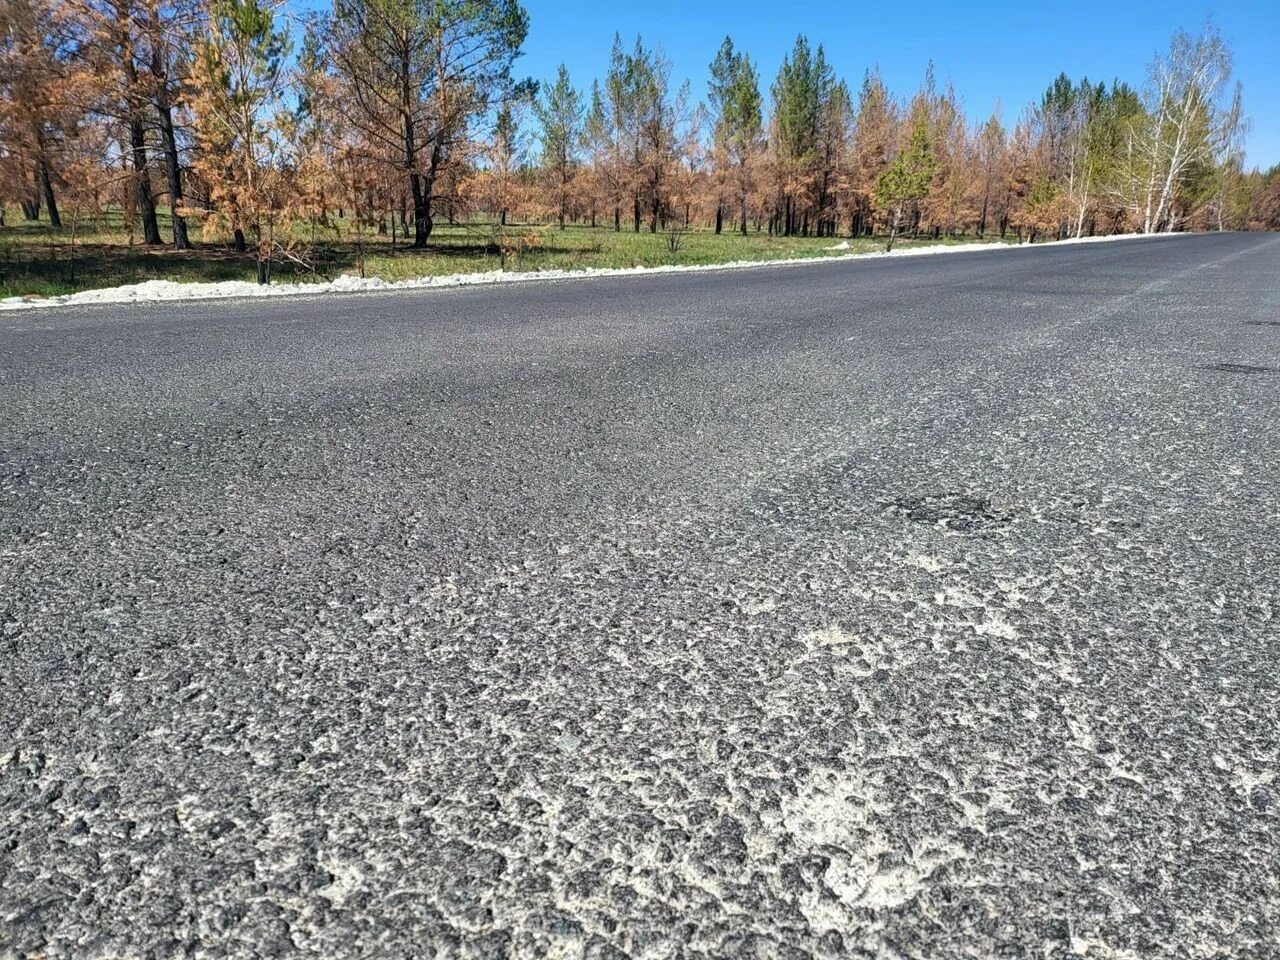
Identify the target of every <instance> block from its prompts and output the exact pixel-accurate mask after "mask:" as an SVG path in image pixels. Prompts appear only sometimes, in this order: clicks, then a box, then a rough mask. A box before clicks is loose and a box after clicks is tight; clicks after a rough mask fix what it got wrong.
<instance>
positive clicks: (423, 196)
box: [409, 173, 434, 250]
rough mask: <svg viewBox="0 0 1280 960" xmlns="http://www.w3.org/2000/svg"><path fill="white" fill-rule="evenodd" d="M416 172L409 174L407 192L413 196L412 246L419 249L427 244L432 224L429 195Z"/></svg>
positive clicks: (422, 178) (421, 178)
mask: <svg viewBox="0 0 1280 960" xmlns="http://www.w3.org/2000/svg"><path fill="white" fill-rule="evenodd" d="M425 179H426V178H425V177H421V176H419V175H418V174H416V173H411V174H409V192H410V194H411V195H412V196H413V248H414V249H415V250H421V249H423V248H425V247H426V245H427V238H428V237H430V236H431V228H432V226H433V225H434V224H433V222H432V219H431V197H430V196H429V194H428V192H427V191H426V190H424V189H423V181H424V180H425Z"/></svg>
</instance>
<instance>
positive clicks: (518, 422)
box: [0, 235, 1280, 960]
mask: <svg viewBox="0 0 1280 960" xmlns="http://www.w3.org/2000/svg"><path fill="white" fill-rule="evenodd" d="M1277 317H1280V237H1275V236H1263V235H1216V236H1201V237H1190V238H1176V239H1169V240H1155V241H1137V242H1118V243H1114V244H1103V245H1100V246H1097V247H1088V246H1082V247H1075V248H1063V249H1060V250H1045V251H1042V252H1029V253H1027V254H1026V255H1021V256H1008V255H1004V254H1000V253H995V254H986V253H974V254H966V255H957V256H954V257H945V258H936V259H934V258H922V259H921V260H919V261H910V260H903V261H884V262H878V263H865V264H864V263H855V264H844V265H825V266H824V265H814V266H799V267H788V268H777V269H772V270H771V269H762V270H759V271H744V272H737V273H724V274H702V275H696V276H688V277H684V276H672V277H666V278H625V279H610V280H591V281H579V282H573V283H547V284H531V285H528V286H524V285H517V286H512V287H503V288H496V289H490V290H459V291H441V292H429V293H426V294H418V295H414V294H399V295H385V296H384V295H367V296H352V297H334V298H328V299H316V300H308V301H298V302H253V303H247V304H237V303H234V302H226V303H207V304H206V303H201V304H198V305H182V306H181V307H173V308H165V307H139V308H129V309H118V308H96V309H81V310H74V311H73V310H62V311H54V310H51V311H41V312H39V313H31V314H21V315H15V316H12V317H5V318H3V319H0V656H2V658H3V665H4V669H3V671H0V957H2V958H6V960H9V958H24V960H33V958H36V957H41V958H50V960H54V958H104V960H105V958H123V957H127V958H134V957H137V958H157V960H159V958H171V957H191V958H200V960H206V958H218V957H236V958H239V957H272V956H279V957H284V956H315V957H325V958H344V957H368V958H374V957H377V958H383V957H386V958H398V957H403V958H417V957H476V958H478V957H492V958H499V957H544V956H545V957H557V958H617V960H621V958H689V960H693V958H713V957H715V958H719V957H733V958H739V957H742V958H750V957H759V958H809V957H813V958H837V957H887V958H921V960H925V958H928V960H938V958H950V957H956V958H961V957H1001V958H1023V957H1025V958H1033V957H1034V958H1058V957H1062V958H1065V957H1091V958H1096V960H1120V958H1143V960H1145V958H1152V957H1179V958H1182V957H1185V958H1208V957H1221V958H1228V957H1229V958H1273V957H1278V956H1280V780H1278V779H1277V760H1278V759H1280V756H1278V754H1280V610H1278V609H1277V608H1278V607H1280V376H1276V375H1274V374H1270V373H1267V372H1265V370H1266V369H1280V330H1278V329H1276V328H1275V326H1274V324H1275V321H1276V318H1277ZM1257 371H1262V372H1257Z"/></svg>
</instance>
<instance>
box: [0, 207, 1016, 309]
mask: <svg viewBox="0 0 1280 960" xmlns="http://www.w3.org/2000/svg"><path fill="white" fill-rule="evenodd" d="M5 222H6V224H7V226H5V227H3V228H0V297H11V296H54V295H57V294H63V293H72V292H75V291H77V290H85V289H90V288H93V287H105V286H116V285H119V284H125V283H139V282H142V281H145V280H175V281H178V282H193V281H216V280H250V281H251V280H253V279H254V278H255V276H256V273H255V265H254V258H253V256H252V254H237V253H235V252H233V251H232V250H231V249H230V248H229V246H228V245H227V243H226V241H225V239H224V238H217V237H215V238H203V237H201V236H200V230H199V226H198V224H196V223H194V222H193V223H192V240H193V241H194V242H195V244H196V249H195V250H188V251H178V250H173V249H170V248H167V247H163V246H162V247H147V246H146V245H144V244H142V243H140V242H138V237H137V236H134V237H132V238H131V237H130V235H129V231H128V229H127V226H126V224H125V222H124V220H123V218H122V215H121V212H120V211H119V210H108V211H107V212H105V213H103V214H98V215H95V216H94V217H92V218H84V219H82V220H81V221H80V222H79V223H78V224H77V225H76V230H75V242H74V244H73V243H72V230H71V226H70V223H69V218H68V217H67V216H66V215H65V214H64V227H63V229H62V230H60V231H59V230H54V229H52V228H51V227H50V226H49V225H48V223H47V222H45V221H43V220H41V221H39V222H35V223H28V222H24V221H23V220H22V219H21V214H20V213H19V211H18V210H16V209H14V208H10V209H9V210H8V211H7V215H6V218H5ZM160 228H161V234H162V235H163V236H165V237H168V236H170V235H171V234H170V232H169V217H168V214H167V212H165V211H162V212H161V214H160ZM506 234H507V235H508V237H515V236H523V237H525V238H526V240H527V241H528V243H527V245H526V247H525V249H524V251H523V253H522V254H520V255H519V257H515V256H509V257H508V258H507V259H506V262H505V269H508V270H523V271H528V270H549V269H569V270H572V269H583V268H588V267H635V266H645V267H654V266H664V265H668V264H677V265H684V264H717V263H729V262H732V261H736V260H752V261H757V260H781V259H792V258H805V257H827V256H836V255H838V254H839V253H842V252H850V253H857V252H866V251H872V250H879V249H883V242H882V241H881V240H879V239H874V240H873V239H871V238H858V239H855V240H849V241H848V243H849V250H848V251H834V250H831V249H830V248H831V247H832V246H834V245H836V244H838V243H841V242H843V241H844V240H845V238H843V237H835V238H832V237H771V236H769V235H768V234H767V233H763V232H761V233H754V232H753V233H749V234H748V235H747V236H745V237H744V236H741V235H739V234H737V233H728V232H726V233H723V234H721V235H719V236H717V235H716V234H715V233H714V232H712V231H711V230H708V229H695V230H692V231H689V232H687V233H684V234H682V235H681V237H680V240H679V248H678V249H677V250H675V251H674V252H673V251H672V250H671V249H670V246H669V237H668V235H667V234H666V233H664V232H661V231H659V232H658V233H657V234H651V233H649V232H648V231H647V230H644V232H641V233H638V234H637V233H633V232H629V231H626V230H624V231H623V232H620V233H615V232H614V231H613V229H612V228H611V227H597V228H591V227H588V226H578V225H572V226H569V227H568V228H566V229H565V230H563V231H562V230H560V229H558V228H557V227H556V226H555V225H554V224H553V225H546V224H518V225H512V226H509V227H508V228H507V230H506ZM295 236H297V237H298V238H300V239H301V238H304V237H307V238H309V236H310V230H309V228H308V227H306V226H305V225H300V226H298V227H296V228H295ZM975 239H976V238H975V237H961V238H944V239H942V240H932V239H924V238H922V239H920V240H917V241H912V240H910V239H900V240H899V241H898V244H899V246H903V247H908V246H912V245H927V244H932V243H939V242H944V243H953V242H972V241H974V240H975ZM987 239H988V240H991V239H993V238H992V237H988V238H987ZM497 240H498V234H497V231H495V228H494V226H493V225H492V224H490V223H487V222H474V223H467V224H456V225H451V224H448V223H444V222H441V223H438V224H437V226H436V229H435V230H434V231H433V233H432V235H431V243H430V246H429V247H428V248H427V249H426V250H413V249H410V247H409V246H408V245H407V243H406V242H405V240H404V239H403V238H402V237H397V241H398V242H397V243H396V244H395V245H393V244H392V243H391V238H390V236H389V235H384V236H377V235H375V234H373V233H372V231H368V230H366V231H365V235H364V242H363V252H364V270H365V275H366V276H371V277H381V278H383V279H386V280H401V279H406V278H411V277H424V276H441V275H445V274H453V273H472V272H479V271H486V270H497V269H501V268H504V262H503V258H502V256H501V255H500V252H499V244H498V242H497ZM131 241H132V242H131ZM505 245H507V246H511V241H510V240H508V241H506V243H505ZM306 246H307V247H308V248H309V250H310V254H309V260H310V263H309V265H302V264H297V263H290V262H278V263H276V264H275V265H274V267H273V280H275V281H277V282H282V281H299V282H307V281H320V280H326V279H332V278H333V277H336V276H338V275H339V274H343V273H356V272H358V269H359V260H360V257H359V250H358V247H357V244H356V243H355V242H354V236H353V234H352V232H351V229H350V227H349V225H348V224H345V223H337V224H334V225H333V226H331V227H329V228H320V229H317V231H316V242H315V243H314V245H311V244H307V245H306Z"/></svg>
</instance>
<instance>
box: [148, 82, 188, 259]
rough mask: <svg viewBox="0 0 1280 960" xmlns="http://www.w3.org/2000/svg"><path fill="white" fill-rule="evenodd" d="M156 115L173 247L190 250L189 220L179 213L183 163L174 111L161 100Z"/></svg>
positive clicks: (157, 105)
mask: <svg viewBox="0 0 1280 960" xmlns="http://www.w3.org/2000/svg"><path fill="white" fill-rule="evenodd" d="M156 113H157V115H158V116H159V118H160V146H161V149H162V150H163V152H164V173H165V178H166V179H167V180H168V181H169V217H170V219H171V220H172V221H173V245H174V247H176V248H177V249H179V250H190V249H191V238H190V237H189V236H188V235H187V218H186V217H184V216H181V215H179V213H178V210H180V209H181V208H182V161H181V160H180V159H179V157H178V139H177V137H176V136H174V133H173V111H172V109H171V108H170V106H169V104H168V103H167V102H166V101H164V100H161V101H160V102H158V103H157V104H156Z"/></svg>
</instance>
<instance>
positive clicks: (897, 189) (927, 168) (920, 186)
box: [874, 118, 937, 250]
mask: <svg viewBox="0 0 1280 960" xmlns="http://www.w3.org/2000/svg"><path fill="white" fill-rule="evenodd" d="M936 166H937V164H936V161H935V159H934V155H933V149H932V147H931V146H930V144H929V126H928V124H927V123H926V122H925V120H924V119H923V118H921V119H919V120H917V121H916V123H915V126H914V127H912V129H911V136H910V138H909V139H908V140H907V144H906V146H905V148H904V149H902V150H901V151H899V153H898V156H897V157H896V158H895V159H894V161H893V163H892V164H890V166H889V168H888V169H887V170H885V171H884V173H882V174H880V176H879V178H878V179H877V180H876V186H875V192H874V196H875V202H876V205H877V206H878V207H879V208H880V209H881V210H883V211H886V212H887V213H888V215H889V239H888V243H887V245H886V247H885V249H886V250H892V249H893V243H894V240H895V239H896V238H897V236H898V228H899V227H900V226H901V225H902V222H903V220H902V218H903V216H904V215H905V214H906V213H908V212H909V211H911V210H913V209H914V208H915V207H917V206H918V205H919V203H920V201H921V200H923V199H924V198H925V197H926V196H927V195H928V193H929V185H930V183H932V181H933V173H934V170H935V168H936Z"/></svg>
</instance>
